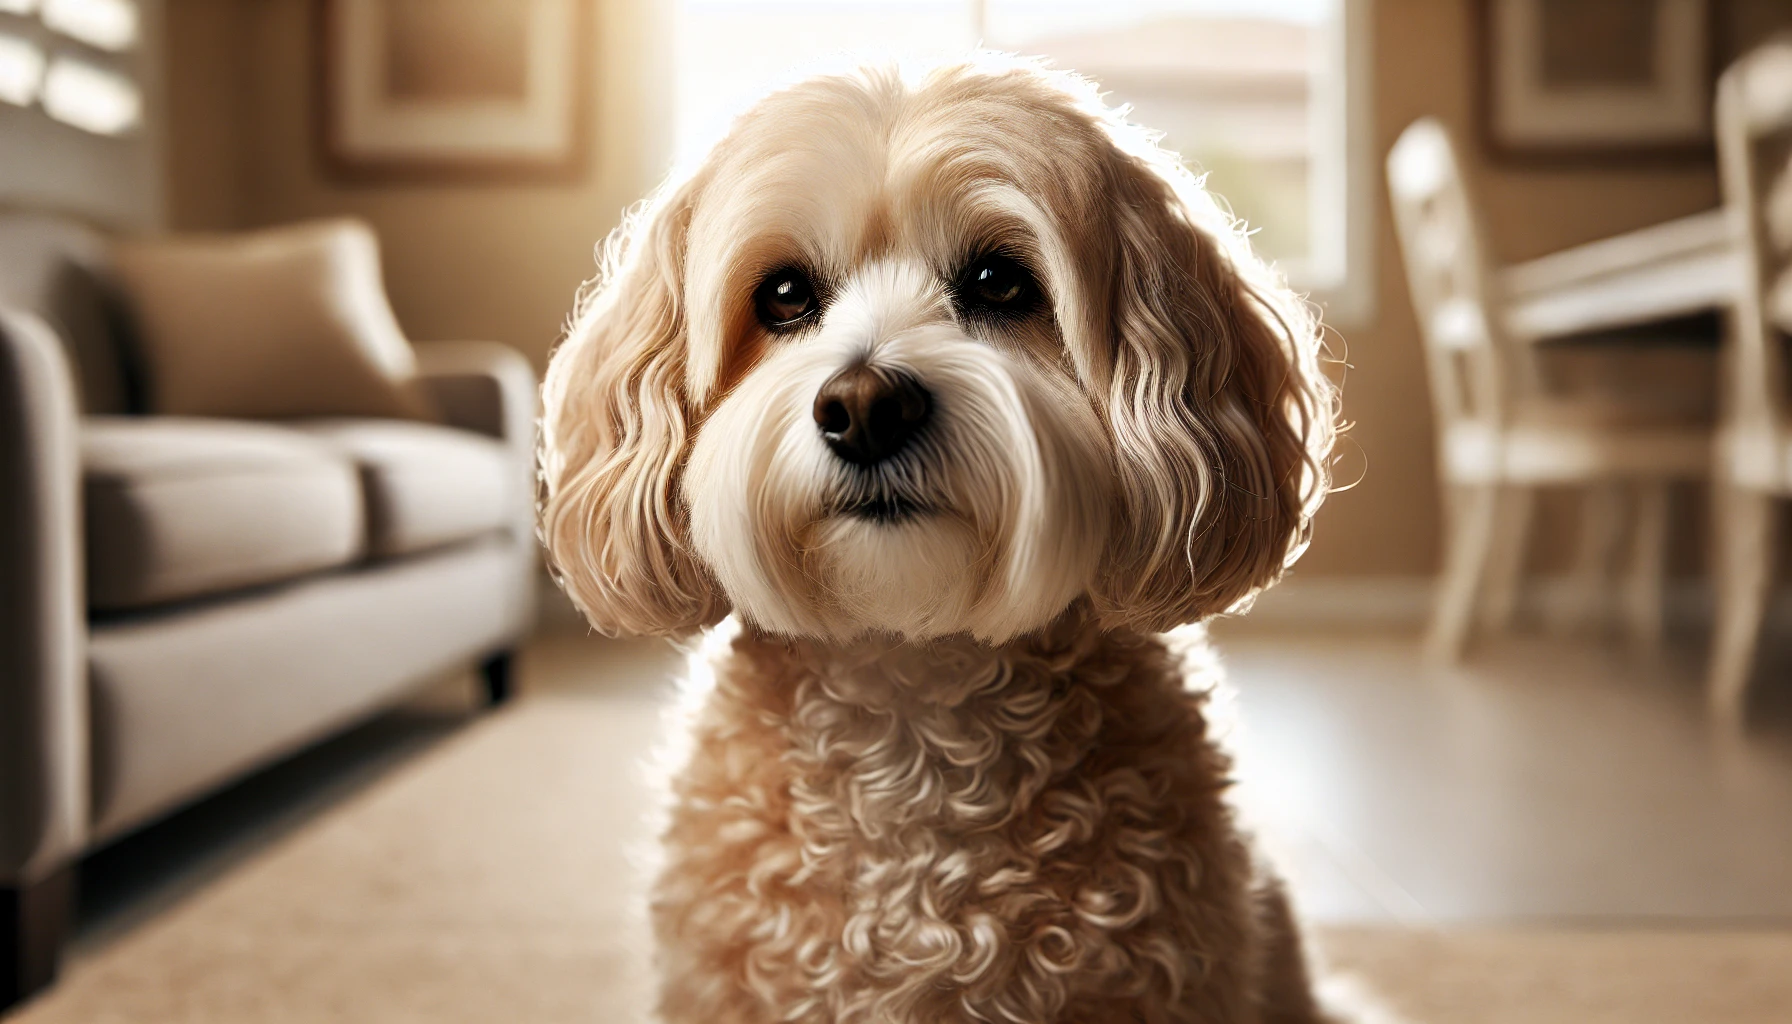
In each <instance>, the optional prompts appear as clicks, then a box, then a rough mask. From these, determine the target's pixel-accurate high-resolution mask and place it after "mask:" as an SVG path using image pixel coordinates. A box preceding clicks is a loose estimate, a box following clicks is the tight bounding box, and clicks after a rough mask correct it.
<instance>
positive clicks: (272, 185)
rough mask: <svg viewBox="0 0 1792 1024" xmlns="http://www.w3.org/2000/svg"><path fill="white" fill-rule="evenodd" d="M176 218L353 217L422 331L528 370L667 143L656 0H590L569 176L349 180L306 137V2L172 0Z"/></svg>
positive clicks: (666, 87) (225, 224)
mask: <svg viewBox="0 0 1792 1024" xmlns="http://www.w3.org/2000/svg"><path fill="white" fill-rule="evenodd" d="M169 2H170V6H171V8H172V10H171V11H170V22H169V33H170V62H171V65H172V75H171V79H172V80H171V82H170V96H171V103H172V105H173V111H172V121H173V123H172V125H171V136H172V138H173V140H174V145H173V147H172V148H173V152H172V154H171V168H172V179H171V184H170V190H169V205H170V208H171V220H172V222H173V224H174V225H175V226H176V227H177V228H185V229H202V230H209V229H224V228H232V227H246V226H255V225H261V224H273V223H279V222H282V221H288V220H295V219H300V218H305V217H316V216H324V215H334V214H352V215H355V216H358V217H363V218H365V219H366V220H368V221H369V222H370V223H372V224H373V225H374V227H375V228H376V229H377V230H378V231H379V235H380V238H381V241H382V245H383V246H384V256H385V268H386V286H387V289H388V291H389V292H390V293H391V296H392V305H393V307H394V308H395V309H396V310H397V312H398V317H399V320H400V322H402V323H403V324H404V327H405V330H406V332H407V333H408V334H410V336H411V337H413V338H415V339H418V340H432V339H447V338H489V339H492V340H496V341H502V342H505V343H507V344H510V345H514V346H515V347H517V348H518V349H521V350H522V351H523V352H525V353H527V354H528V355H529V356H530V358H532V359H533V360H535V362H536V364H537V365H538V366H539V365H541V364H543V363H544V362H545V361H546V357H547V353H548V350H549V348H550V347H551V346H552V344H553V343H554V341H555V339H556V337H557V336H558V334H559V331H560V327H561V323H562V321H563V320H564V318H565V316H566V314H567V312H568V311H569V310H570V308H571V305H572V299H573V294H574V292H575V291H576V290H577V288H578V286H579V283H580V282H581V281H583V280H584V279H585V278H587V277H589V276H590V275H591V273H592V270H593V267H594V264H593V262H592V247H593V245H594V244H595V243H596V242H597V241H598V240H599V239H601V238H603V236H604V235H605V234H606V233H608V231H609V230H610V228H611V227H613V226H614V225H615V224H616V221H617V218H618V216H619V214H620V212H621V211H622V210H623V209H624V208H625V207H627V206H628V205H629V204H630V203H633V202H634V201H635V200H637V199H639V198H640V197H641V196H642V195H644V194H645V193H647V192H648V191H649V190H651V189H652V188H653V186H654V185H655V184H656V183H657V181H658V179H659V176H660V174H661V172H662V170H663V168H664V166H665V164H666V162H667V158H668V154H669V152H670V145H671V142H670V135H669V133H668V131H667V130H666V125H667V124H668V121H669V119H668V105H669V102H670V76H669V73H668V71H667V61H666V60H665V59H664V58H663V54H664V52H665V44H666V41H665V38H664V37H665V33H664V30H663V27H662V26H661V25H660V24H659V19H660V17H662V14H663V12H661V11H660V10H659V8H660V6H661V5H657V4H637V3H633V2H629V0H593V2H594V7H595V9H596V17H594V18H593V19H591V22H592V39H591V41H590V43H591V45H592V46H593V47H594V53H595V58H594V59H593V60H592V61H591V62H590V63H591V68H592V74H591V81H589V82H588V83H587V88H589V90H590V92H591V95H592V98H593V102H592V103H590V104H589V105H588V107H587V109H588V111H589V113H590V116H591V118H592V123H593V130H592V131H591V132H590V133H589V135H588V138H589V139H590V140H591V143H590V145H591V152H590V154H589V160H588V163H587V168H586V171H585V174H584V176H583V180H581V181H579V182H577V183H574V184H566V185H535V184H532V185H509V184H490V185H377V186H375V185H345V184H341V183H337V182H333V181H331V180H329V179H328V177H327V176H326V175H325V173H324V172H323V171H322V169H321V167H320V166H319V162H318V160H317V158H316V153H315V150H314V148H313V146H312V124H313V121H312V111H311V103H312V100H313V95H312V81H311V71H312V66H313V55H312V42H313V40H312V36H311V19H310V15H311V4H310V2H308V0H169Z"/></svg>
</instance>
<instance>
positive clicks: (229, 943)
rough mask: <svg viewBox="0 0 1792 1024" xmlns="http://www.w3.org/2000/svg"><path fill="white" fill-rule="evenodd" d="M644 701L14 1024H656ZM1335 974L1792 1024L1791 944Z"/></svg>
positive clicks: (330, 855)
mask: <svg viewBox="0 0 1792 1024" xmlns="http://www.w3.org/2000/svg"><path fill="white" fill-rule="evenodd" d="M656 726H657V711H656V710H655V708H654V707H653V706H652V705H651V704H650V703H648V702H646V701H629V702H621V703H617V702H611V701H601V702H600V701H592V700H584V699H578V698H566V697H553V698H541V699H536V700H533V701H528V702H524V703H523V704H521V705H520V706H517V707H515V708H513V709H510V710H507V711H505V712H503V713H501V714H498V715H495V716H492V717H491V718H488V719H485V720H482V721H481V722H479V723H478V724H476V725H474V726H472V727H470V728H469V729H467V730H466V731H465V732H463V733H461V734H459V735H457V736H456V737H454V738H453V739H451V740H449V741H448V742H446V743H444V744H442V745H441V746H439V747H437V748H435V749H433V750H431V751H430V752H429V753H427V754H425V755H424V756H422V757H421V758H420V759H418V760H417V761H415V762H412V763H411V764H409V765H407V766H406V767H405V768H404V769H402V770H401V771H399V772H397V773H395V774H394V775H392V776H390V777H388V778H387V779H386V780H384V781H383V782H381V783H379V784H378V785H376V786H374V787H372V788H371V789H370V790H368V791H366V792H364V793H362V794H360V795H359V796H357V797H356V798H354V799H352V800H351V801H349V802H348V803H347V804H346V805H344V806H341V807H339V808H337V809H336V810H334V811H333V812H331V813H330V814H329V815H327V816H326V817H325V818H324V819H322V820H321V821H319V822H317V823H316V824H314V825H312V826H311V827H309V828H307V829H304V830H302V831H301V832H299V833H298V834H296V835H294V836H292V837H290V838H289V839H287V840H285V841H283V842H281V843H279V844H277V845H275V846H274V847H273V848H271V849H269V850H268V851H266V852H265V853H263V854H262V855H261V856H259V857H257V858H256V859H254V860H252V861H250V862H249V863H247V864H245V865H243V866H242V867H240V868H238V869H237V870H235V871H233V872H232V873H230V874H229V875H228V876H226V877H224V878H220V879H218V880H217V881H216V882H215V883H214V884H213V885H211V886H210V887H208V888H206V889H204V890H202V891H200V892H199V893H198V894H197V895H195V896H193V897H192V898H190V899H188V900H187V901H185V902H184V903H182V904H180V905H179V906H177V907H176V908H174V909H173V910H171V911H170V912H168V913H166V914H165V915H163V916H161V917H159V918H157V919H155V920H153V921H152V922H150V923H149V924H147V925H144V926H143V927H141V928H140V929H138V930H137V931H135V932H132V933H130V934H128V935H126V936H125V937H124V938H122V939H120V940H118V941H117V942H115V943H114V944H112V945H111V946H109V947H107V948H105V949H104V950H102V951H100V952H99V953H98V954H96V955H95V956H93V957H92V958H90V959H88V960H85V961H82V962H79V963H77V964H76V965H75V966H74V967H73V969H72V970H71V971H70V972H69V974H68V976H67V977H66V978H65V980H64V982H63V984H62V985H61V986H60V987H58V988H57V989H56V990H54V991H53V992H52V993H51V994H49V995H48V996H47V997H45V998H43V999H41V1000H39V1001H38V1002H37V1003H35V1004H33V1005H31V1006H29V1007H27V1008H26V1009H25V1010H24V1011H23V1012H22V1013H20V1014H19V1015H17V1016H16V1017H13V1018H9V1019H8V1024H52V1022H56V1024H113V1022H118V1024H124V1022H129V1024H176V1022H179V1024H272V1022H293V1024H300V1022H303V1024H311V1022H324V1021H355V1022H376V1021H377V1022H395V1024H402V1022H412V1021H415V1022H419V1024H422V1022H429V1024H453V1022H461V1021H465V1022H481V1024H487V1022H506V1024H509V1022H516V1024H537V1022H539V1024H552V1022H560V1021H567V1022H572V1021H577V1022H581V1024H610V1022H618V1024H626V1022H631V1021H641V1020H645V1018H646V1013H645V1007H646V1005H647V999H648V995H647V993H648V990H649V987H650V982H649V977H648V971H647V949H646V944H645V942H644V940H643V937H642V931H641V928H640V924H639V917H638V916H637V911H636V908H635V905H634V903H633V896H632V894H633V893H635V892H637V891H638V888H639V887H638V886H637V885H636V884H635V879H636V878H637V874H636V869H635V868H634V867H633V866H632V864H631V862H630V860H629V854H630V847H631V845H632V844H633V843H635V842H637V841H638V840H639V837H640V835H641V831H642V829H641V824H640V823H641V821H642V818H643V814H644V811H645V805H644V803H643V799H642V796H641V786H640V784H639V777H638V775H637V770H636V768H635V765H636V763H637V762H638V759H639V757H640V755H641V752H642V751H643V750H644V749H645V748H646V746H647V743H648V740H649V738H650V737H651V736H652V734H653V732H654V730H655V728H656ZM1321 938H1322V941H1323V943H1324V945H1325V946H1326V948H1327V950H1328V953H1329V958H1330V960H1331V962H1332V963H1333V964H1334V966H1336V967H1338V968H1342V969H1345V970H1348V971H1350V972H1353V973H1355V974H1356V975H1358V976H1360V978H1361V979H1362V980H1363V981H1365V982H1366V983H1367V987H1369V988H1371V989H1373V990H1374V991H1376V992H1377V993H1379V995H1380V996H1381V997H1382V998H1383V1000H1384V1001H1385V1002H1386V1003H1388V1004H1389V1005H1390V1006H1392V1007H1393V1008H1395V1009H1397V1010H1398V1011H1400V1013H1401V1014H1402V1016H1404V1017H1405V1018H1406V1019H1408V1020H1410V1021H1413V1022H1415V1024H1416V1022H1439V1024H1446V1022H1447V1024H1458V1022H1461V1024H1469V1022H1474V1024H1481V1022H1496V1021H1497V1022H1524V1024H1555V1022H1561V1024H1569V1022H1573V1024H1606V1022H1611V1024H1654V1022H1662V1024H1666V1022H1675V1024H1681V1022H1697V1024H1706V1022H1712V1024H1715V1022H1735V1024H1755V1022H1760V1024H1769V1022H1772V1024H1785V1022H1787V1021H1792V935H1788V934H1784V933H1761V932H1757V933H1732V932H1715V933H1714V932H1699V931H1658V932H1644V933H1639V932H1623V931H1572V930H1473V931H1452V932H1441V933H1439V932H1409V931H1398V930H1390V929H1332V930H1329V931H1326V932H1324V933H1322V936H1321Z"/></svg>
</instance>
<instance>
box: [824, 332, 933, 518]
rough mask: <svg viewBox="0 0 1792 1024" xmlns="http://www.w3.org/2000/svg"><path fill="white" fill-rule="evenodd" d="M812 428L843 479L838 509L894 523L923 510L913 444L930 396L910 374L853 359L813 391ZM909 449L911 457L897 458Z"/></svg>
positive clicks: (927, 414)
mask: <svg viewBox="0 0 1792 1024" xmlns="http://www.w3.org/2000/svg"><path fill="white" fill-rule="evenodd" d="M813 413H814V417H815V426H816V427H817V428H818V429H820V431H821V437H822V440H824V441H826V442H827V446H828V449H829V450H830V451H832V452H833V453H834V456H835V457H836V458H838V459H839V460H840V461H841V462H844V463H846V465H847V466H848V467H850V468H849V469H847V470H846V472H847V474H848V477H847V480H846V482H845V486H844V487H843V489H842V493H841V494H840V498H839V505H838V508H837V512H839V513H840V514H844V515H850V516H855V517H857V518H861V519H869V520H872V521H873V522H883V523H893V522H901V521H904V520H907V519H910V518H912V517H914V516H916V515H919V514H921V513H923V512H926V511H928V503H927V502H925V501H923V500H920V499H919V498H918V496H917V495H916V494H915V493H914V492H915V490H916V486H915V485H916V484H917V483H918V480H917V479H916V473H915V471H914V470H915V467H914V459H913V457H912V452H913V449H914V442H915V441H916V438H917V437H918V436H919V435H920V434H921V431H922V429H923V428H925V427H926V426H927V422H928V419H929V418H930V417H931V416H932V413H933V395H932V394H930V393H929V392H928V390H927V388H926V387H924V386H923V385H922V384H921V382H920V381H919V380H917V379H916V378H915V377H914V376H913V375H912V374H909V373H905V372H903V371H900V370H890V369H884V368H879V367H875V366H871V365H869V364H867V363H856V364H854V365H852V366H849V367H847V368H846V369H844V370H841V371H840V372H839V373H836V374H834V375H833V376H832V377H830V378H828V381H827V383H825V384H823V385H822V386H821V390H820V391H818V392H816V395H815V406H814V410H813ZM904 452H910V453H911V457H910V458H907V459H902V460H897V456H899V455H902V454H903V453H904Z"/></svg>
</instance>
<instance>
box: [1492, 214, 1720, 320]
mask: <svg viewBox="0 0 1792 1024" xmlns="http://www.w3.org/2000/svg"><path fill="white" fill-rule="evenodd" d="M1747 273H1748V263H1747V257H1746V254H1745V253H1744V252H1743V250H1742V247H1741V246H1740V245H1738V244H1736V241H1735V233H1734V229H1733V228H1732V226H1731V220H1730V218H1729V216H1728V215H1727V214H1726V211H1725V210H1724V209H1723V208H1721V207H1720V208H1718V209H1714V210H1706V211H1704V212H1702V213H1696V214H1693V215H1691V216H1688V217H1681V218H1678V219H1675V220H1670V221H1666V222H1664V223H1661V224H1655V225H1651V226H1649V227H1646V228H1642V229H1639V230H1636V231H1631V232H1627V233H1625V234H1621V235H1615V236H1612V237H1610V238H1602V239H1600V240H1598V241H1595V242H1589V243H1586V244H1584V245H1578V246H1575V247H1573V248H1570V249H1564V250H1561V251H1559V252H1554V253H1551V254H1549V255H1547V256H1542V257H1538V258H1537V259H1533V260H1528V261H1526V262H1522V263H1515V264H1512V265H1510V266H1507V267H1506V268H1504V269H1503V270H1501V271H1499V272H1498V281H1497V287H1499V288H1500V289H1501V290H1502V291H1503V293H1504V295H1505V296H1506V302H1505V303H1504V304H1503V311H1504V316H1505V329H1506V335H1507V337H1508V338H1510V339H1512V340H1513V341H1515V342H1518V343H1521V344H1533V345H1535V344H1551V343H1556V342H1562V341H1567V340H1570V339H1575V338H1577V337H1578V338H1585V337H1587V336H1593V335H1598V334H1601V333H1603V332H1612V331H1620V330H1624V329H1627V328H1637V327H1643V326H1646V325H1649V324H1654V323H1658V322H1664V321H1676V320H1684V319H1686V318H1691V317H1701V316H1706V315H1721V314H1722V312H1723V311H1724V310H1725V309H1727V308H1729V307H1730V306H1731V305H1732V304H1733V303H1734V302H1735V301H1736V300H1737V298H1738V297H1739V295H1740V294H1741V289H1742V286H1743V283H1744V282H1745V281H1746V276H1745V275H1746V274H1747ZM1682 337H1688V336H1687V335H1682ZM1705 340H1707V342H1708V343H1714V342H1716V341H1717V340H1718V339H1717V337H1716V336H1715V332H1709V331H1708V332H1706V335H1705Z"/></svg>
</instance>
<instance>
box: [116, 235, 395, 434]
mask: <svg viewBox="0 0 1792 1024" xmlns="http://www.w3.org/2000/svg"><path fill="white" fill-rule="evenodd" d="M117 265H118V272H119V277H120V279H121V280H122V281H123V283H124V287H125V290H126V292H127V294H128V295H129V297H130V300H131V302H132V305H133V307H134V309H135V312H136V314H137V324H138V328H139V331H140V334H141V336H142V343H143V347H144V356H145V362H146V364H147V365H146V367H145V369H146V371H147V376H148V378H149V387H150V402H151V407H152V410H153V411H154V412H157V413H161V414H164V415H171V416H231V417H243V418H278V417H287V416H382V417H404V418H411V419H425V418H430V417H429V407H428V405H427V403H426V402H425V401H424V400H423V396H422V393H421V391H420V390H419V389H418V388H417V386H416V382H415V379H414V378H415V376H416V371H417V362H416V355H415V353H413V352H412V350H411V346H410V343H409V342H407V341H406V340H405V337H404V333H403V332H402V331H401V330H400V329H399V326H398V320H397V318H396V317H394V316H393V315H392V307H391V306H390V305H389V304H387V302H386V292H385V288H384V287H383V286H382V284H381V282H380V254H379V242H378V240H377V239H376V238H375V237H374V234H373V231H372V229H370V228H369V227H368V226H367V225H365V224H362V223H360V222H358V221H352V220H329V221H316V222H311V223H305V224H296V225H293V226H291V227H283V228H275V229H272V230H268V231H259V232H253V233H249V234H242V235H217V236H196V237H186V238H183V237H178V236H177V237H172V238H164V239H154V240H140V241H130V242H121V243H119V245H118V251H117Z"/></svg>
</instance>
